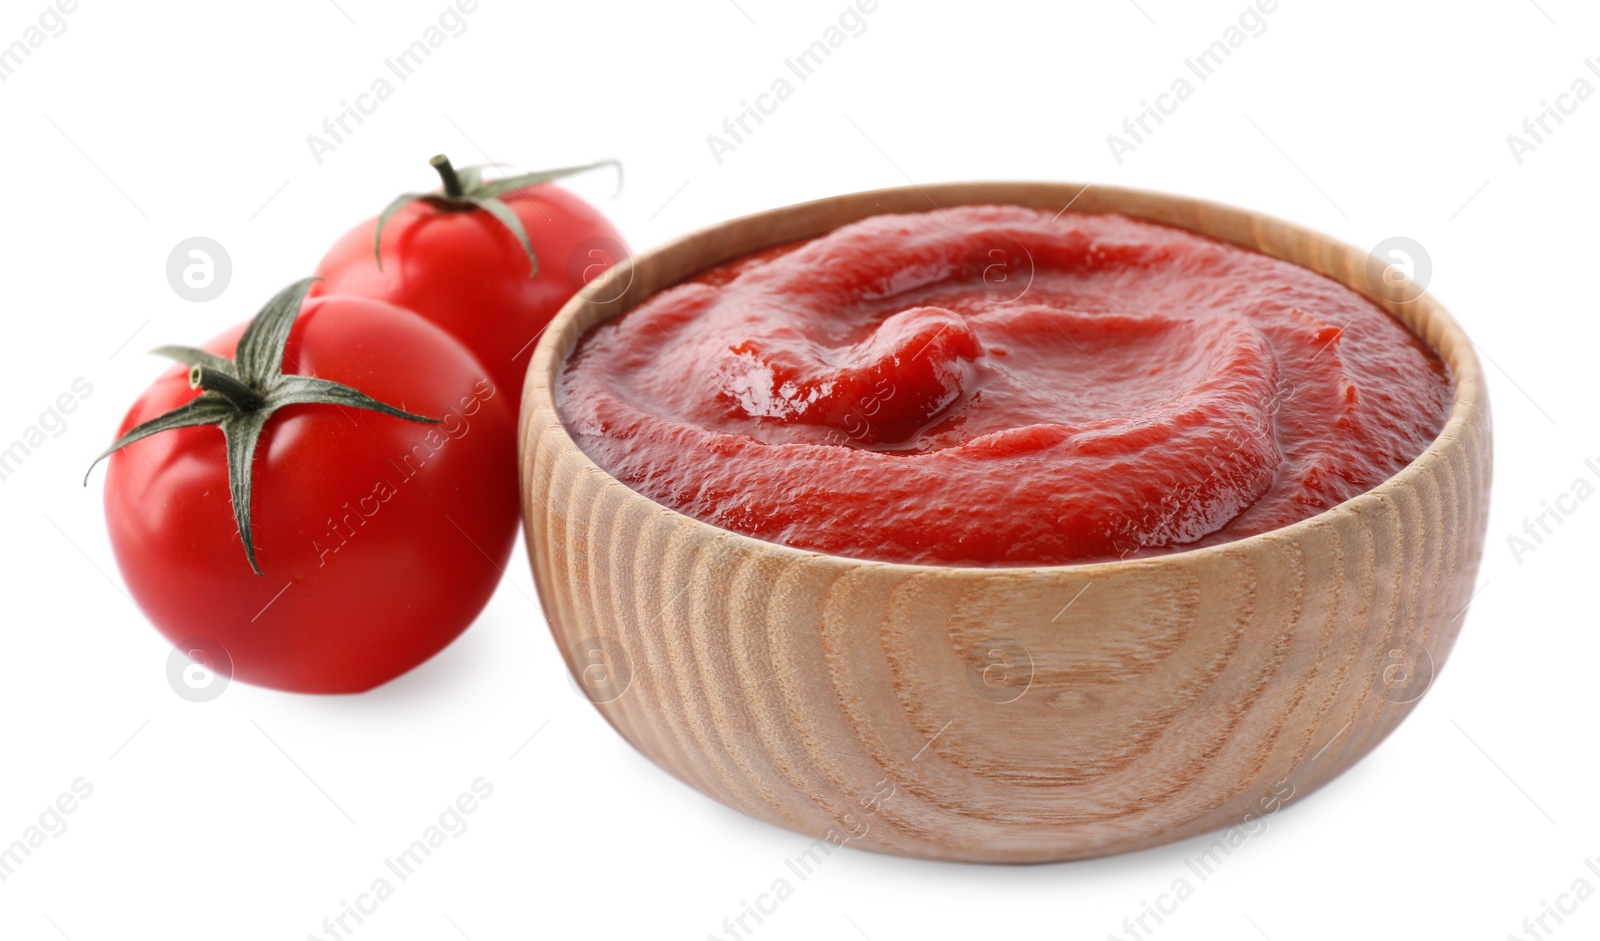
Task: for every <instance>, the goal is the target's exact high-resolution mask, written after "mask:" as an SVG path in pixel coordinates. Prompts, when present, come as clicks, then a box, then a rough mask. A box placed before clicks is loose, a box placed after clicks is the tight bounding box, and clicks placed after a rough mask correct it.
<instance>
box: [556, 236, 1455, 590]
mask: <svg viewBox="0 0 1600 941" xmlns="http://www.w3.org/2000/svg"><path fill="white" fill-rule="evenodd" d="M1450 399H1451V385H1450V378H1449V375H1448V372H1447V370H1446V368H1445V366H1444V364H1443V363H1442V362H1441V361H1440V360H1439V359H1438V357H1436V356H1435V355H1433V354H1432V353H1431V352H1430V351H1429V350H1428V349H1427V348H1426V347H1425V346H1424V345H1423V344H1422V343H1420V342H1419V341H1418V340H1417V339H1416V338H1415V337H1414V336H1412V335H1411V334H1410V333H1409V332H1407V331H1406V329H1405V328H1404V327H1403V326H1401V324H1400V323H1399V322H1398V321H1396V320H1394V319H1392V318H1391V317H1389V316H1388V315H1387V314H1385V313H1384V312H1383V311H1382V310H1381V309H1380V308H1378V307H1377V306H1376V305H1374V304H1373V303H1372V302H1370V301H1368V300H1367V299H1365V298H1363V297H1361V296H1360V295H1358V294H1356V293H1355V292H1354V291H1351V290H1350V289H1348V288H1346V287H1344V286H1342V285H1340V284H1337V283H1335V282H1333V281H1331V280H1329V279H1327V278H1325V277H1323V276H1321V275H1318V274H1316V273H1314V272H1312V271H1309V270H1307V269H1304V268H1300V267H1297V266H1295V265H1292V264H1289V263H1287V262H1282V261H1277V260H1275V259H1272V258H1268V257H1266V256H1264V255H1260V254H1256V253H1254V252H1250V251H1246V250H1244V249H1241V248H1238V247H1235V246H1232V245H1227V244H1224V243H1221V242H1217V241H1214V240H1211V239H1207V238H1204V237H1202V236H1198V235H1195V234H1192V233H1189V232H1185V231H1183V230H1180V229H1174V228H1169V227H1166V226H1161V225H1157V224H1153V223H1148V222H1140V221H1136V220H1133V219H1129V218H1125V217H1122V216H1115V215H1080V214H1062V215H1060V216H1053V215H1052V214H1050V213H1045V212H1038V211H1035V210H1030V209H1024V208H1020V207H1012V206H967V207H961V208H955V209H948V210H943V211H939V212H931V213H922V214H911V215H885V216H875V217H872V218H869V219H865V220H863V221H861V222H857V223H854V224H852V225H848V226H845V227H843V228H840V229H837V230H835V231H833V232H831V233H829V234H827V235H824V236H821V237H819V238H816V239H812V240H810V241H806V242H802V243H797V244H793V245H787V246H782V247H779V248H776V249H770V250H768V251H765V252H761V253H757V254H755V255H751V256H748V257H746V258H743V259H740V260H737V261H734V262H730V263H728V264H726V265H722V266H720V267H718V268H715V269H712V270H710V271H707V272H704V273H702V274H701V275H699V276H698V277H696V278H694V279H693V280H691V281H689V282H686V283H684V284H680V285H678V286H676V287H673V288H671V289H668V290H666V291H663V292H661V293H660V294H658V295H656V296H654V297H652V298H651V299H649V300H648V301H647V302H645V303H644V304H642V305H641V306H639V307H638V308H636V309H634V310H633V311H631V312H629V313H627V314H626V315H624V316H622V317H620V318H618V319H616V320H613V321H610V322H608V323H604V324H600V325H598V326H596V327H595V328H594V329H592V330H590V331H589V333H588V334H586V335H585V336H584V337H583V339H582V341H581V342H580V343H579V345H578V347H577V349H576V350H575V351H574V352H573V354H572V356H571V357H570V358H569V359H568V361H567V362H566V363H565V364H564V366H563V369H562V372H561V375H560V378H559V382H558V384H557V393H556V404H557V408H558V410H559V412H560V414H561V416H562V418H563V420H564V422H565V423H566V426H567V428H568V429H569V431H570V432H571V433H572V435H573V437H574V439H575V440H576V441H577V443H578V445H579V446H580V447H581V448H582V449H583V450H584V452H585V453H587V454H588V455H589V456H590V457H591V458H592V459H593V460H594V461H595V462H596V463H597V464H599V465H600V466H601V467H602V468H604V469H605V470H607V471H608V472H610V473H611V474H612V475H614V476H615V477H617V478H618V479H619V480H621V481H622V482H623V483H625V484H627V485H628V486H629V487H632V488H633V489H634V490H636V491H638V492H639V493H641V494H644V495H645V496H647V497H649V498H651V499H652V500H655V501H656V502H658V503H661V504H663V505H665V506H668V507H671V508H673V509H675V510H678V511H679V512H682V513H685V514H687V515H689V516H693V517H695V518H697V519H700V520H704V521H705V522H707V523H711V524H712V525H715V526H719V527H722V528H724V529H728V530H731V531H734V532H738V533H744V534H746V535H749V536H754V537H756V538H759V539H765V540H769V541H772V542H777V543H782V544H785V545H789V546H793V547H796V548H800V549H811V550H816V551H820V552H827V553H832V554H835V555H843V556H851V557H855V558H863V559H879V560H884V561H890V562H910V563H920V564H928V565H965V566H1030V565H1060V564H1067V563H1076V562H1092V561H1104V560H1110V559H1118V558H1128V557H1134V556H1139V555H1151V554H1156V553H1162V552H1170V551H1174V550H1179V549H1185V548H1192V547H1196V546H1203V545H1210V544H1213V543H1218V542H1224V541H1227V540H1231V539H1237V538H1240V537H1242V536H1248V535H1252V534H1255V533H1262V532H1266V531H1268V530H1271V529H1275V528H1278V527H1281V526H1284V525H1287V524H1289V523H1293V522H1296V521H1298V520H1302V519H1305V518H1307V517H1309V516H1312V515H1315V514H1316V513H1318V512H1320V511H1322V510H1325V509H1328V508H1329V507H1332V506H1334V505H1335V504H1338V503H1340V502H1342V501H1344V500H1347V499H1349V498H1351V497H1354V496H1356V495H1358V494H1360V493H1362V492H1363V491H1366V490H1368V489H1370V488H1372V487H1373V486H1375V485H1377V484H1378V483H1381V482H1382V481H1383V480H1385V479H1387V478H1388V477H1390V476H1392V475H1393V474H1394V473H1395V472H1397V471H1399V470H1400V469H1401V468H1402V467H1404V466H1405V465H1406V464H1407V463H1409V462H1410V461H1411V460H1412V459H1413V458H1415V457H1416V456H1417V455H1418V454H1420V453H1421V452H1422V450H1423V449H1424V448H1426V447H1427V445H1428V444H1429V442H1431V441H1432V440H1433V438H1434V437H1435V436H1436V435H1437V434H1438V432H1439V429H1440V428H1441V427H1442V426H1443V424H1444V420H1445V417H1446V414H1447V413H1448V410H1449V406H1450Z"/></svg>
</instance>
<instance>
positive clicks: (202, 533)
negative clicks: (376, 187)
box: [105, 282, 518, 693]
mask: <svg viewBox="0 0 1600 941" xmlns="http://www.w3.org/2000/svg"><path fill="white" fill-rule="evenodd" d="M305 285H306V282H302V284H301V285H300V286H299V287H300V291H301V293H300V295H299V296H295V297H294V298H292V301H293V303H294V305H295V307H296V308H298V309H299V310H300V313H299V316H298V318H297V319H294V320H293V322H292V327H290V328H289V329H288V333H287V340H286V342H285V343H284V345H283V354H282V357H281V363H282V368H283V370H284V371H285V372H287V373H291V374H298V376H294V375H291V376H290V377H289V378H291V379H293V380H294V381H296V382H299V383H301V384H305V380H303V379H300V378H298V377H310V376H314V377H318V378H319V379H322V380H332V381H333V382H335V383H342V384H344V385H345V386H348V387H351V388H352V389H354V390H359V393H349V394H346V393H340V397H342V398H343V399H344V400H345V401H344V402H343V403H342V404H337V405H336V404H325V403H324V402H322V401H313V402H309V403H306V404H287V405H284V406H282V407H281V408H279V409H277V410H276V411H272V412H271V413H270V417H267V418H266V419H265V422H264V424H263V425H262V426H261V431H260V438H259V441H258V442H257V444H256V448H255V451H254V455H253V459H247V460H246V462H245V463H244V464H243V465H242V466H244V467H248V468H249V469H250V473H249V474H247V475H246V480H247V481H248V482H249V483H250V485H251V486H250V487H249V488H248V493H247V494H246V498H245V499H244V501H243V503H244V504H245V506H246V512H248V513H249V514H250V515H249V516H247V517H245V518H244V523H245V527H244V528H246V529H247V530H248V531H249V533H250V535H251V536H252V538H251V543H252V544H253V546H254V549H255V551H254V554H253V556H250V555H247V553H246V552H245V551H244V544H243V543H242V542H241V539H240V534H239V533H240V528H241V527H240V526H239V525H238V524H237V523H236V517H235V508H234V507H235V504H234V503H232V502H231V501H230V496H229V494H230V468H229V463H228V459H227V454H228V450H227V448H225V445H224V435H223V434H219V433H218V428H217V427H211V426H195V427H182V428H176V429H172V430H162V431H160V432H159V433H154V434H151V435H150V436H148V437H143V438H139V439H138V440H135V441H133V442H131V443H128V444H126V445H124V446H122V447H121V448H120V449H116V447H117V446H113V447H114V450H115V453H113V454H111V462H110V468H109V470H108V473H107V478H106V485H105V511H106V521H107V525H108V527H109V529H110V534H111V546H112V550H113V552H114V553H115V556H116V560H117V565H118V566H119V567H120V569H121V570H122V575H123V579H124V580H125V581H126V583H127V586H128V590H129V592H130V593H131V594H132V596H133V599H134V600H135V601H136V602H137V603H138V605H139V607H140V608H141V609H142V610H143V611H144V613H145V615H146V616H147V617H148V618H149V619H150V622H151V623H152V624H153V625H154V626H155V627H156V628H157V630H159V631H160V632H161V633H162V634H164V635H165V636H166V637H167V638H168V639H169V640H171V641H173V642H174V643H181V642H184V641H193V640H196V639H204V640H209V641H211V642H213V643H214V644H220V645H221V646H222V648H223V649H225V650H226V652H227V654H228V656H229V658H231V660H232V675H233V676H234V677H235V678H237V679H241V680H244V681H246V682H250V683H255V684H258V685H262V686H269V687H273V688H276V689H283V690H294V691H299V692H314V693H346V692H358V691H362V690H366V689H370V688H372V687H374V686H377V685H379V684H381V683H384V682H386V681H388V680H390V679H393V678H394V677H396V676H399V675H400V674H402V673H405V672H406V671H407V670H410V669H411V668H412V667H415V666H417V665H418V664H420V663H422V662H423V661H425V660H427V659H428V658H429V657H431V656H433V655H434V654H435V653H437V652H438V651H439V650H441V649H443V648H444V647H445V646H446V645H447V644H449V643H450V642H451V641H452V640H453V639H455V638H456V636H458V635H459V634H460V633H461V632H462V631H463V630H465V629H466V628H467V626H468V625H469V624H471V623H472V621H473V619H474V618H475V617H476V616H477V614H478V612H479V611H480V610H482V608H483V606H484V605H485V604H486V603H487V602H488V599H489V596H490V595H491V594H492V593H493V592H494V589H495V586H496V585H497V584H498V582H499V581H500V578H501V574H502V571H503V569H504V567H505V564H506V561H507V559H508V558H509V555H510V552H511V546H512V540H513V538H514V536H515V533H516V527H517V523H518V507H517V486H516V473H517V471H516V466H517V465H516V454H515V446H514V427H515V420H514V418H513V413H514V407H513V405H512V403H511V402H510V401H509V400H508V399H507V397H506V396H505V395H504V394H503V393H502V392H501V391H500V390H499V389H498V388H497V387H496V386H495V384H494V383H492V382H491V381H490V380H488V378H487V376H486V370H485V369H484V368H483V366H482V365H481V364H479V363H478V361H477V360H476V359H475V358H474V357H473V356H472V354H471V353H470V352H468V350H467V349H466V348H465V347H463V346H462V345H461V344H460V343H459V342H457V341H456V340H455V339H453V338H452V337H451V336H450V335H449V334H447V333H446V332H445V331H443V330H441V329H440V328H439V327H437V326H434V325H433V324H431V323H429V322H427V321H426V320H424V319H422V318H421V317H418V316H416V315H415V314H412V313H410V312H408V311H405V310H402V309H400V308H397V307H395V306H393V305H390V304H386V303H383V302H382V301H377V300H373V299H371V298H355V297H327V298H321V299H317V300H312V301H309V302H306V303H305V305H304V307H303V308H300V307H299V304H300V299H301V297H302V296H303V294H304V287H305ZM291 290H292V289H291ZM285 293H288V292H285ZM282 297H283V295H280V298H282ZM275 303H276V301H275ZM269 306H270V305H269ZM263 315H265V311H264V312H263ZM245 329H246V328H245V327H238V328H235V329H233V330H231V331H228V332H227V333H224V334H222V335H221V336H219V337H217V338H216V339H214V340H212V341H211V342H210V343H208V344H207V345H206V347H205V350H207V351H209V352H210V353H212V354H218V355H221V356H230V355H232V354H233V353H234V352H235V349H236V347H242V346H245V345H250V343H249V342H248V341H247V343H246V344H241V343H240V339H241V334H242V333H244V331H245ZM280 342H281V338H280ZM174 350H176V351H177V353H178V354H183V355H181V356H180V355H176V354H174V353H173V352H172V351H174ZM158 352H168V355H173V356H174V358H179V359H180V360H181V361H182V362H185V363H194V362H197V361H198V362H201V366H202V368H204V367H206V366H208V365H211V364H213V363H214V361H213V360H209V359H202V357H204V356H205V355H206V354H204V353H200V352H199V351H193V350H188V351H185V350H182V349H180V348H164V349H163V350H162V351H158ZM185 357H187V358H185ZM245 359H246V357H245V356H240V357H239V360H240V364H239V368H240V369H241V370H242V369H243V363H244V361H245ZM228 365H232V364H228ZM195 374H196V371H191V372H189V373H188V375H195ZM202 381H206V382H207V384H206V385H203V386H202V388H210V387H211V381H210V380H202ZM314 381H315V380H313V382H314ZM224 391H226V390H224ZM360 393H365V395H366V396H370V397H371V399H373V400H376V402H373V403H372V404H371V405H362V404H359V402H358V401H357V400H356V399H355V398H353V397H352V396H358V395H360ZM196 400H197V393H196V391H195V390H194V389H192V388H191V387H190V381H189V380H188V379H186V371H185V370H182V369H178V370H174V371H172V372H170V373H168V374H166V375H164V376H162V377H161V378H160V379H158V380H157V381H156V382H155V383H154V384H153V385H152V386H151V387H150V388H149V390H148V391H146V392H145V394H144V395H143V396H142V397H140V399H139V400H138V401H137V402H136V403H135V404H134V406H133V408H132V409H131V410H130V411H129V412H128V415H127V417H126V419H125V420H124V421H123V425H122V428H121V432H120V433H121V434H123V435H126V434H128V433H129V432H130V431H131V430H134V429H135V426H138V425H140V424H142V423H144V422H146V421H149V420H151V419H153V418H156V417H157V416H161V415H163V414H164V413H167V412H169V411H171V410H173V409H175V408H179V407H184V406H189V407H191V408H192V407H193V406H192V405H190V403H193V402H195V401H196ZM369 401H370V400H369ZM385 403H386V404H385ZM373 406H382V407H389V408H391V410H392V408H398V409H404V410H405V412H407V413H410V416H411V418H409V419H408V418H403V417H397V416H396V414H383V413H380V412H378V411H372V410H368V409H369V408H372V407H373ZM224 407H226V406H224ZM417 416H425V417H427V418H430V419H439V420H440V421H439V422H438V423H436V424H422V423H419V422H418V421H415V420H411V419H414V418H416V417H417ZM224 427H225V428H228V427H230V426H227V425H224ZM229 434H230V435H231V434H233V432H232V431H230V432H229ZM120 443H121V442H119V444H120ZM236 468H237V466H236ZM233 483H235V484H236V483H237V481H236V480H235V481H233ZM257 564H258V565H259V568H260V570H261V572H262V573H263V574H262V575H261V576H258V575H257V574H255V573H254V572H253V571H252V567H253V565H257ZM201 646H202V647H203V646H204V645H201ZM186 649H188V648H186Z"/></svg>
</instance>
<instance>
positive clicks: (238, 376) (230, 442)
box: [83, 278, 439, 575]
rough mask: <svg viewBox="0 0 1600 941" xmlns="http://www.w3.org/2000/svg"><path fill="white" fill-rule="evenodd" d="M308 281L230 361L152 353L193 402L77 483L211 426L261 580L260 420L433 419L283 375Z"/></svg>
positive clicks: (135, 434)
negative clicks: (311, 412)
mask: <svg viewBox="0 0 1600 941" xmlns="http://www.w3.org/2000/svg"><path fill="white" fill-rule="evenodd" d="M316 280H317V279H316V278H306V279H304V280H301V281H296V282H295V283H294V284H291V285H289V286H288V287H286V288H284V289H283V290H282V291H279V292H278V294H277V295H276V296H275V297H273V298H272V300H270V301H268V302H267V306H265V307H263V308H262V309H261V312H260V313H258V314H257V315H256V316H255V319H253V320H251V321H250V324H249V326H247V327H245V330H244V333H243V334H241V335H240V337H239V345H238V350H237V352H236V354H235V357H234V359H231V360H230V359H228V358H227V357H225V356H218V355H217V354H215V353H210V352H207V351H205V350H201V349H196V348H194V347H190V346H163V347H159V348H157V349H156V350H154V352H155V353H157V354H158V355H161V356H165V357H167V358H168V359H172V360H176V361H177V362H179V363H182V364H184V365H186V366H188V367H189V384H190V385H191V386H192V387H194V388H197V389H200V390H202V391H201V393H200V395H199V397H198V398H195V399H193V400H191V401H189V402H186V403H184V404H183V405H180V406H178V407H177V408H175V409H173V410H172V411H170V412H167V413H166V414H164V415H158V416H156V417H155V418H152V419H150V420H149V421H147V422H144V423H142V424H140V425H138V426H136V427H134V428H132V429H130V430H129V431H128V433H127V434H125V435H123V436H122V437H120V438H118V439H117V440H116V441H115V442H114V443H113V444H112V445H111V447H109V448H107V449H106V451H105V453H104V454H101V455H100V456H99V457H97V458H95V460H94V463H93V464H90V465H89V472H88V473H85V474H84V475H83V482H84V485H85V486H87V485H88V483H89V473H93V471H94V468H95V465H97V464H99V463H100V462H101V461H103V460H105V459H106V458H107V457H110V456H111V455H112V454H113V453H115V452H116V451H118V450H120V449H122V448H124V447H127V446H128V445H130V444H132V443H133V442H135V441H138V440H140V439H141V438H148V437H150V436H151V435H154V434H160V433H161V432H163V431H172V430H173V429H177V428H192V427H195V426H198V425H216V426H218V427H219V428H221V429H222V436H223V440H224V446H225V448H226V449H227V463H228V494H229V498H230V499H231V501H232V503H233V517H234V522H235V523H236V524H237V526H238V527H239V540H240V542H242V543H243V545H244V554H245V558H246V559H247V560H248V561H249V563H250V570H251V571H252V572H255V573H256V574H257V575H261V574H263V573H262V571H261V567H260V566H259V565H257V564H256V548H255V543H254V541H253V539H252V536H251V526H250V508H251V491H252V482H253V476H254V475H253V470H254V462H255V453H256V445H257V444H258V443H259V442H260V440H261V432H262V430H263V429H265V428H266V426H267V419H269V418H271V417H272V414H273V413H274V412H276V411H277V410H278V409H280V408H283V407H284V406H286V405H338V406H348V407H350V408H360V409H366V410H367V411H370V412H378V413H379V414H383V415H389V416H392V417H394V418H403V419H405V420H407V421H414V422H422V423H424V424H437V423H438V422H439V419H437V418H426V417H424V416H421V415H415V414H412V413H411V412H407V411H405V410H403V409H400V408H396V407H395V406H393V405H389V404H387V403H384V402H380V401H378V400H377V399H374V398H372V397H371V396H369V395H367V394H366V393H364V392H360V391H358V390H356V389H352V388H350V387H349V386H347V385H342V384H340V383H337V382H333V381H331V380H328V379H319V378H317V377H315V376H299V375H285V374H284V372H283V352H284V348H285V347H286V346H287V345H288V343H289V333H290V331H291V330H292V329H293V328H294V322H295V319H296V318H297V317H299V316H300V307H301V305H302V304H304V303H305V297H306V292H307V291H309V290H311V285H312V284H313V283H315V282H316Z"/></svg>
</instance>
